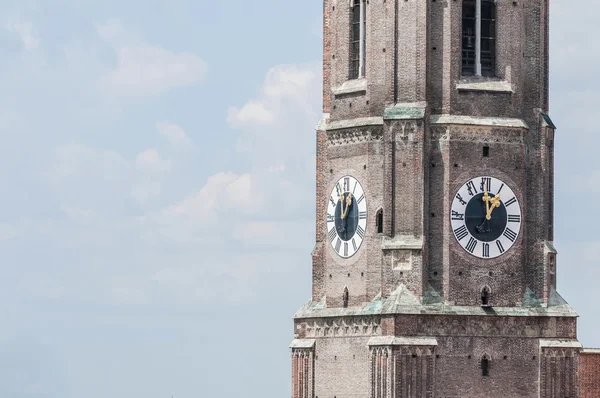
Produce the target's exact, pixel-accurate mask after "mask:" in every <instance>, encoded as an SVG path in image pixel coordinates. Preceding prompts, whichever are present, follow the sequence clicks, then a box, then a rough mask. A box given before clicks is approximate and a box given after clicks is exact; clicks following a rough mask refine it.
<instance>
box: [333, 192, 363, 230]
mask: <svg viewBox="0 0 600 398" xmlns="http://www.w3.org/2000/svg"><path fill="white" fill-rule="evenodd" d="M342 216H344V217H342ZM357 227H358V204H357V203H356V200H354V199H353V197H352V194H351V193H350V192H345V193H343V194H342V195H341V196H340V198H339V200H338V201H337V205H336V207H335V229H336V230H337V234H338V236H339V237H340V239H342V241H344V242H348V241H349V240H350V239H352V237H353V236H354V234H355V233H356V229H357Z"/></svg>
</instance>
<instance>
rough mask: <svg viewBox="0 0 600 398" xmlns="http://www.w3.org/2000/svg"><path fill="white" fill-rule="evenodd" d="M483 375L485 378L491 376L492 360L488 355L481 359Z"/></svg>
mask: <svg viewBox="0 0 600 398" xmlns="http://www.w3.org/2000/svg"><path fill="white" fill-rule="evenodd" d="M481 375H482V376H483V377H488V376H489V375H490V360H489V359H488V357H487V355H484V356H483V358H481Z"/></svg>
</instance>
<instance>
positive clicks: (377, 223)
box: [375, 209, 383, 234]
mask: <svg viewBox="0 0 600 398" xmlns="http://www.w3.org/2000/svg"><path fill="white" fill-rule="evenodd" d="M375 226H376V227H377V233H378V234H382V233H383V209H379V210H378V211H377V215H376V216H375Z"/></svg>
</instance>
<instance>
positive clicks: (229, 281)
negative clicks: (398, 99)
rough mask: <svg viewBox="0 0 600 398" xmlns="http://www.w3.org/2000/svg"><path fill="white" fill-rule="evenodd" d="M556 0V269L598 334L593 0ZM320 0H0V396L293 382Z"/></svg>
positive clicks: (254, 391)
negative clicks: (297, 2) (292, 357)
mask: <svg viewBox="0 0 600 398" xmlns="http://www.w3.org/2000/svg"><path fill="white" fill-rule="evenodd" d="M551 4H552V5H551V7H552V14H551V29H552V32H551V46H550V50H551V62H550V65H551V92H550V98H551V110H550V115H551V117H552V119H553V121H554V123H555V124H556V125H557V126H558V131H557V138H556V184H555V186H556V207H555V210H556V214H555V215H556V228H555V231H556V236H555V245H556V247H557V248H558V250H559V257H558V272H559V273H558V288H559V291H560V292H561V293H562V295H563V296H564V297H565V298H566V299H567V301H569V302H570V304H572V305H573V307H574V308H575V309H576V310H577V311H578V312H579V314H580V315H581V318H580V320H579V337H580V340H581V341H582V342H583V343H584V345H586V346H594V347H598V346H600V336H598V334H597V333H596V330H597V329H598V328H599V327H600V320H598V319H600V317H598V315H599V314H600V309H599V307H598V304H597V302H598V301H597V299H596V291H597V282H596V281H597V280H598V279H599V278H600V267H598V262H599V260H600V230H599V229H598V222H597V217H596V214H595V213H596V211H597V208H598V206H597V204H596V200H595V199H596V197H598V195H599V194H600V165H599V164H598V162H597V161H596V160H597V154H596V152H597V151H595V150H594V148H596V147H598V146H599V145H600V135H599V134H598V129H597V126H598V123H597V122H596V120H595V112H597V106H596V103H597V101H598V99H599V98H600V83H599V81H600V80H598V79H597V61H598V56H597V54H598V53H599V52H598V42H597V40H595V38H596V37H597V36H598V35H596V34H595V33H600V24H598V19H597V15H599V12H600V3H599V4H596V2H589V1H587V2H585V3H584V1H583V0H569V1H567V0H552V3H551ZM581 9H586V10H588V11H587V12H581V11H580V10H581ZM321 12H322V4H321V3H320V2H319V1H312V2H307V3H306V4H303V5H302V6H301V7H300V6H298V5H294V6H292V5H291V3H289V2H287V1H275V0H264V1H261V2H249V1H242V0H230V1H227V2H225V1H207V0H193V1H192V0H145V1H139V0H129V1H127V2H122V1H115V0H102V1H100V0H96V1H94V0H53V1H51V2H50V1H42V0H37V1H36V0H0V51H2V59H1V60H0V140H1V143H0V182H1V184H2V187H3V189H2V190H1V195H0V275H1V276H2V277H1V278H0V315H1V317H2V327H0V396H1V397H9V398H34V397H35V398H38V397H44V398H46V397H47V398H80V397H86V398H106V397H115V398H121V397H123V398H124V397H147V398H169V397H174V398H184V397H199V396H200V397H204V396H206V397H214V396H219V397H225V398H227V397H248V398H253V397H261V398H280V397H282V396H289V392H290V379H291V370H290V360H289V357H290V353H289V349H288V345H289V343H290V342H291V339H292V338H293V327H292V326H293V323H292V316H293V314H294V312H295V311H296V310H297V309H298V308H299V307H300V306H301V305H302V304H303V303H305V302H306V300H308V299H309V298H310V294H311V293H310V278H311V257H310V252H311V250H312V248H313V245H314V185H315V181H314V179H315V133H314V127H315V126H316V124H317V122H318V121H319V119H320V115H321V113H320V112H321V111H320V104H321V91H320V90H321V71H320V60H321V50H322V47H321V37H322V33H321V29H322V26H321ZM232 377H234V378H232Z"/></svg>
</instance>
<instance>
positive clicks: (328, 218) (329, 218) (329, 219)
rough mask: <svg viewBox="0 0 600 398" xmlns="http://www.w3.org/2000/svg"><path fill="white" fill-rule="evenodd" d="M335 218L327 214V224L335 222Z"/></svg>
mask: <svg viewBox="0 0 600 398" xmlns="http://www.w3.org/2000/svg"><path fill="white" fill-rule="evenodd" d="M334 221H335V216H334V215H333V214H327V222H328V223H329V222H334Z"/></svg>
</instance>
